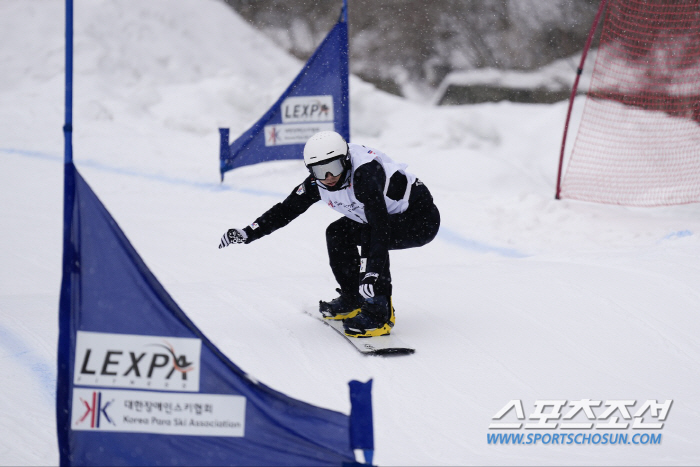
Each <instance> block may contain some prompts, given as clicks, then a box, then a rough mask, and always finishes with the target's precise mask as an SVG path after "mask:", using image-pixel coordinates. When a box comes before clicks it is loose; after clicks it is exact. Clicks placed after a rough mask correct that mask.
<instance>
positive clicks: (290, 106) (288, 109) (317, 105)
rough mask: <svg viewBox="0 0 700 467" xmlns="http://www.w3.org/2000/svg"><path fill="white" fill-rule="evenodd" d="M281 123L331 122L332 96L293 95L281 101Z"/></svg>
mask: <svg viewBox="0 0 700 467" xmlns="http://www.w3.org/2000/svg"><path fill="white" fill-rule="evenodd" d="M281 110H282V123H302V122H332V121H333V96H295V97H288V98H286V99H285V100H284V101H283V102H282V107H281Z"/></svg>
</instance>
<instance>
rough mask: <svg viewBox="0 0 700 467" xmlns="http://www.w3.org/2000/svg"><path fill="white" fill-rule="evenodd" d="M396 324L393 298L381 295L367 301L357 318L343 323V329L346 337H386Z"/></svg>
mask: <svg viewBox="0 0 700 467" xmlns="http://www.w3.org/2000/svg"><path fill="white" fill-rule="evenodd" d="M395 322H396V317H395V316H394V305H393V303H392V300H391V297H386V296H384V295H380V296H377V297H374V298H370V299H367V300H366V301H365V303H363V304H362V308H361V310H360V313H359V314H358V315H357V316H355V317H354V318H352V319H346V320H345V321H343V327H344V328H345V335H346V336H350V337H375V336H386V335H389V333H390V332H391V328H393V327H394V323H395Z"/></svg>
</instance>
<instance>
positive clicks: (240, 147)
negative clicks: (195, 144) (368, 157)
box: [220, 1, 350, 180]
mask: <svg viewBox="0 0 700 467" xmlns="http://www.w3.org/2000/svg"><path fill="white" fill-rule="evenodd" d="M349 128H350V124H349V103H348V25H347V4H346V2H345V1H344V2H343V8H342V12H341V14H340V19H339V20H338V22H337V23H336V25H335V26H334V27H333V29H331V31H330V32H329V33H328V35H327V36H326V38H325V39H324V40H323V42H322V43H321V45H320V46H319V47H318V49H316V51H315V52H314V54H313V55H312V56H311V58H310V59H309V61H308V62H307V63H306V65H305V66H304V68H303V69H302V70H301V72H300V73H299V75H297V77H296V78H295V79H294V81H293V82H292V84H291V85H290V86H289V87H288V88H287V90H286V91H285V92H284V94H282V96H281V97H280V98H279V99H278V100H277V102H276V103H275V104H274V105H273V106H272V107H271V108H270V110H268V111H267V113H266V114H265V115H263V117H262V118H261V119H260V120H258V121H257V123H255V124H254V125H253V126H252V127H251V128H250V129H249V130H248V131H246V132H245V133H243V134H242V135H241V136H240V137H238V139H236V140H235V141H234V142H233V143H232V144H230V145H229V142H228V140H229V133H228V129H223V128H222V129H220V132H221V150H220V159H221V178H222V180H223V177H224V173H225V172H227V171H229V170H231V169H235V168H236V167H241V166H244V165H250V164H257V163H258V162H265V161H272V160H279V159H301V158H302V150H303V148H304V144H305V143H306V141H307V140H308V139H309V138H310V137H311V136H312V135H313V134H314V133H317V132H319V131H325V130H333V131H336V132H338V133H340V134H341V135H343V137H344V138H345V139H346V141H349V140H350V129H349Z"/></svg>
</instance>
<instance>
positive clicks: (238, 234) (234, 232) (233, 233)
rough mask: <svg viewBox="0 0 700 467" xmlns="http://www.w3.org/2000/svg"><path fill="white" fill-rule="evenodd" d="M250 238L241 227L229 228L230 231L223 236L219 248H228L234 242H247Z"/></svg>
mask: <svg viewBox="0 0 700 467" xmlns="http://www.w3.org/2000/svg"><path fill="white" fill-rule="evenodd" d="M247 238H248V234H247V233H245V231H244V230H241V229H228V232H226V233H225V234H224V236H223V237H221V243H220V244H219V250H220V249H222V248H226V247H227V246H229V245H230V244H232V243H245V241H246V239H247Z"/></svg>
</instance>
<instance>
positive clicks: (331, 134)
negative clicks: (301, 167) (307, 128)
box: [304, 131, 350, 180]
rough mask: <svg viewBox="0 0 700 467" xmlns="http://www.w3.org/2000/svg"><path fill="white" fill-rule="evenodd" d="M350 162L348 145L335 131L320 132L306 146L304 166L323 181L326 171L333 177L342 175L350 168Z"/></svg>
mask: <svg viewBox="0 0 700 467" xmlns="http://www.w3.org/2000/svg"><path fill="white" fill-rule="evenodd" d="M336 161H337V162H336ZM349 161H350V150H349V148H348V143H346V142H345V139H343V137H342V136H340V135H339V134H338V133H336V132H335V131H320V132H318V133H316V134H315V135H313V136H312V137H311V138H309V140H308V141H307V142H306V145H305V146H304V164H306V167H307V168H308V169H309V171H310V172H311V174H312V175H313V176H314V177H316V178H317V179H320V180H323V179H324V178H325V174H326V171H328V172H330V173H331V175H333V176H337V175H340V173H342V172H344V171H345V170H346V169H347V168H348V167H349V166H350V162H349ZM341 169H342V171H341V172H340V173H338V170H341Z"/></svg>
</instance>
